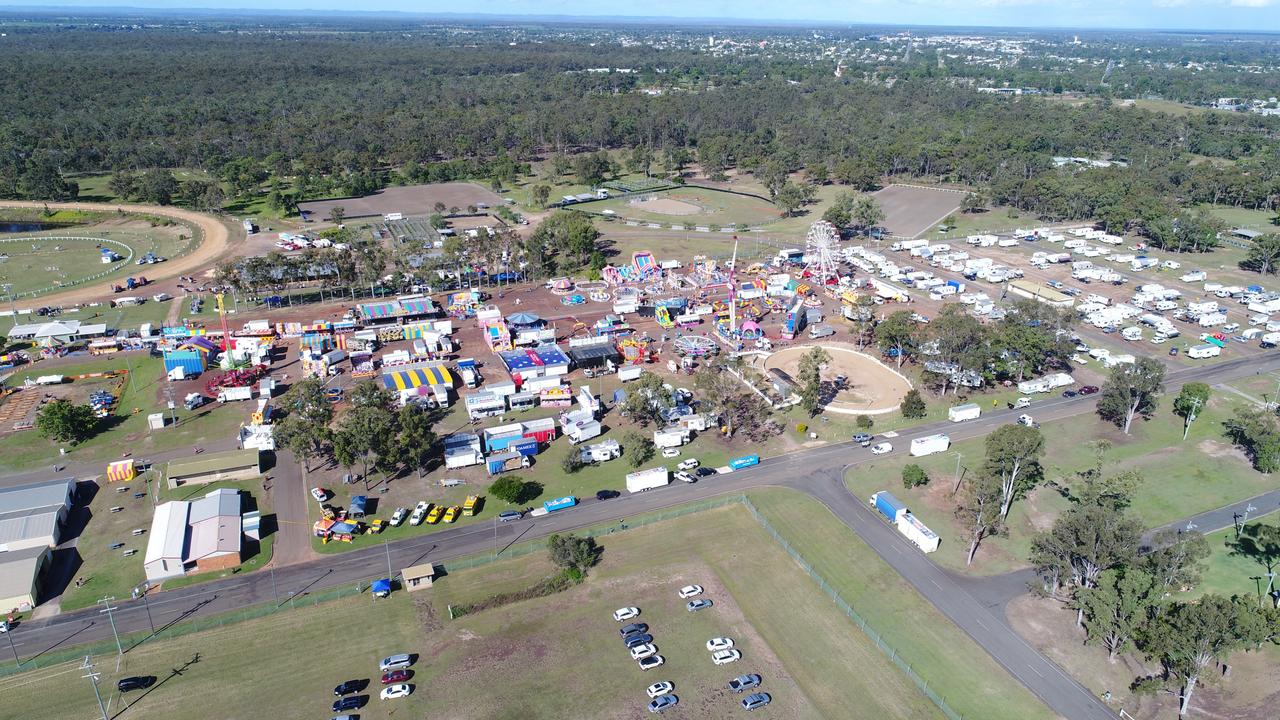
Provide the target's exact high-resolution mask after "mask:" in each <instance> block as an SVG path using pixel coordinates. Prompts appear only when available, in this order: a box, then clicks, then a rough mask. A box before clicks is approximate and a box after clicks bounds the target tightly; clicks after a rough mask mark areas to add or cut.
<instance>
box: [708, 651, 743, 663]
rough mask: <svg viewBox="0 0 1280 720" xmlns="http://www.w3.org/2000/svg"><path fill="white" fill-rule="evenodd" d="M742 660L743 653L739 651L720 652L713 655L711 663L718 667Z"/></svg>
mask: <svg viewBox="0 0 1280 720" xmlns="http://www.w3.org/2000/svg"><path fill="white" fill-rule="evenodd" d="M740 659H742V653H740V652H738V651H737V650H719V651H717V652H714V653H712V654H711V662H713V663H715V664H717V665H728V664H729V663H731V662H738V660H740Z"/></svg>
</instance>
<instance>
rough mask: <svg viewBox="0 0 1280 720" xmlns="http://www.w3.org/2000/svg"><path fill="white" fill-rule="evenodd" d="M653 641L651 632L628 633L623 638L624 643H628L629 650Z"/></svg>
mask: <svg viewBox="0 0 1280 720" xmlns="http://www.w3.org/2000/svg"><path fill="white" fill-rule="evenodd" d="M651 642H653V636H652V635H650V634H649V633H643V634H640V635H628V636H626V637H624V638H622V644H623V645H626V646H627V649H628V650H630V649H631V648H634V647H640V646H641V645H646V644H648V643H651Z"/></svg>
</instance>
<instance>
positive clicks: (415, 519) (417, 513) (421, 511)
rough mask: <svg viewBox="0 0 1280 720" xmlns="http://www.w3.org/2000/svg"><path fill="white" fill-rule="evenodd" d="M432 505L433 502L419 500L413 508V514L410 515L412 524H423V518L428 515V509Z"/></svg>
mask: <svg viewBox="0 0 1280 720" xmlns="http://www.w3.org/2000/svg"><path fill="white" fill-rule="evenodd" d="M430 507H431V503H429V502H427V501H426V500H419V501H418V504H417V506H416V507H414V508H413V515H411V516H409V524H410V525H421V524H422V520H423V518H425V517H426V516H427V510H428V509H429V508H430Z"/></svg>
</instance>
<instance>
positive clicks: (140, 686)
mask: <svg viewBox="0 0 1280 720" xmlns="http://www.w3.org/2000/svg"><path fill="white" fill-rule="evenodd" d="M351 682H354V681H351ZM155 683H156V676H155V675H134V676H133V677H127V678H120V680H119V682H117V683H116V689H117V690H119V691H120V692H129V691H130V690H146V689H147V688H149V687H151V686H152V685H154V684H155ZM343 684H344V685H345V684H346V683H343ZM339 687H341V686H339Z"/></svg>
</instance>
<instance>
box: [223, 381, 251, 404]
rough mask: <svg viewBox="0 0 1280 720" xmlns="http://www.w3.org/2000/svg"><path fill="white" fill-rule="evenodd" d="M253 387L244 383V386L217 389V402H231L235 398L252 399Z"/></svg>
mask: <svg viewBox="0 0 1280 720" xmlns="http://www.w3.org/2000/svg"><path fill="white" fill-rule="evenodd" d="M252 399H253V388H251V387H249V386H248V385H245V386H244V387H229V388H222V389H221V390H219V391H218V402H232V401H235V400H252Z"/></svg>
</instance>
